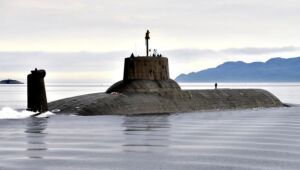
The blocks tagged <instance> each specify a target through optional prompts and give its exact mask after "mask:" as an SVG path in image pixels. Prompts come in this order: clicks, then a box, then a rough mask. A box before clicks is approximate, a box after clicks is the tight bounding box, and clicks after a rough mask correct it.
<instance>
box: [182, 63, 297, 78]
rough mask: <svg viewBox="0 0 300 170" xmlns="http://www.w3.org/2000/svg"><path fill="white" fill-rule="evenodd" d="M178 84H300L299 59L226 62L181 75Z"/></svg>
mask: <svg viewBox="0 0 300 170" xmlns="http://www.w3.org/2000/svg"><path fill="white" fill-rule="evenodd" d="M176 80H177V81H179V82H300V57H296V58H289V59H283V58H272V59H270V60H268V61H267V62H265V63H264V62H253V63H245V62H242V61H238V62H226V63H224V64H221V65H219V66H217V67H216V68H210V69H206V70H203V71H199V72H192V73H189V74H181V75H179V76H178V77H177V78H176Z"/></svg>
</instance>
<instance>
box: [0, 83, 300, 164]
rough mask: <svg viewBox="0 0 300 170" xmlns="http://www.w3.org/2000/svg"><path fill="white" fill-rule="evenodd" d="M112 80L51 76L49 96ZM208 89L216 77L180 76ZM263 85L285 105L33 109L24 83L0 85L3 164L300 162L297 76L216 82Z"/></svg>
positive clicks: (185, 86) (94, 89) (97, 89)
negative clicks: (75, 111) (113, 112)
mask: <svg viewBox="0 0 300 170" xmlns="http://www.w3.org/2000/svg"><path fill="white" fill-rule="evenodd" d="M109 85H110V84H101V83H84V84H83V83H52V84H48V85H47V87H46V88H47V95H48V96H47V97H48V101H53V100H57V99H60V98H65V97H71V96H74V95H80V94H86V93H95V92H103V91H105V90H106V89H107V88H108V86H109ZM181 87H182V88H183V89H212V88H214V84H213V83H188V84H181ZM219 88H262V89H266V90H268V91H270V92H272V93H273V94H275V95H276V96H277V97H278V98H279V99H280V100H281V101H282V102H284V103H291V104H295V105H296V106H294V107H289V108H270V109H262V108H257V109H248V110H230V111H211V112H196V113H176V114H164V115H147V116H85V117H84V116H67V115H55V114H52V113H50V112H48V113H45V114H43V115H41V116H39V117H36V118H33V117H30V115H31V114H33V113H31V112H27V111H24V110H23V109H24V108H26V85H0V170H10V169H20V170H99V169H114V170H122V169H129V170H144V169H145V170H156V169H161V170H164V169H170V170H189V169H195V170H199V169H209V170H220V169H221V170H227V169H228V170H229V169H230V170H235V169H237V170H240V169H241V170H254V169H255V170H259V169H261V170H267V169H268V170H279V169H282V170H289V169H295V170H298V169H300V107H299V106H297V105H299V104H300V83H224V84H222V83H220V84H219Z"/></svg>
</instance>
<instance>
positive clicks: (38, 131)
mask: <svg viewBox="0 0 300 170" xmlns="http://www.w3.org/2000/svg"><path fill="white" fill-rule="evenodd" d="M46 128H47V118H34V117H31V118H29V119H28V121H27V125H26V130H25V134H26V139H27V145H28V146H27V152H26V155H27V156H28V158H30V159H42V158H43V156H44V154H45V153H46V150H47V145H46V144H45V137H46V136H47V133H45V132H44V131H45V129H46Z"/></svg>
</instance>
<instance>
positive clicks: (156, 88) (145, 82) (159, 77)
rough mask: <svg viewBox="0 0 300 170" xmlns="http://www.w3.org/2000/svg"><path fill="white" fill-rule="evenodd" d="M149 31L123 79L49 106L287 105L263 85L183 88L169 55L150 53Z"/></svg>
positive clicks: (93, 111) (80, 110)
mask: <svg viewBox="0 0 300 170" xmlns="http://www.w3.org/2000/svg"><path fill="white" fill-rule="evenodd" d="M149 34H150V32H149V31H147V33H146V36H145V40H146V56H134V55H133V54H132V55H131V56H130V57H128V58H125V64H124V75H123V80H121V81H119V82H116V83H115V84H113V85H112V86H111V87H109V88H108V89H107V91H106V92H105V93H93V94H86V95H81V96H75V97H70V98H66V99H61V100H57V101H53V102H50V103H48V107H49V110H50V111H51V110H55V111H56V114H77V115H134V114H160V113H161V114H164V113H180V112H196V111H207V110H226V109H249V108H268V107H282V106H284V105H283V104H282V103H281V101H280V100H279V99H278V98H277V97H276V96H274V95H273V94H271V93H270V92H268V91H266V90H262V89H212V90H181V88H180V86H179V85H178V84H177V82H176V81H174V80H172V79H170V77H169V65H168V58H166V57H163V56H162V55H161V54H155V53H154V54H153V55H152V56H149V39H150V36H149ZM43 108H46V106H45V107H43ZM57 111H59V112H57Z"/></svg>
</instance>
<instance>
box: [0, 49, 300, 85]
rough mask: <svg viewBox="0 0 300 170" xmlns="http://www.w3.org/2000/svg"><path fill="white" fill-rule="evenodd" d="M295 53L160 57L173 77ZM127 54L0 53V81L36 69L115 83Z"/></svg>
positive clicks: (197, 52) (179, 52)
mask: <svg viewBox="0 0 300 170" xmlns="http://www.w3.org/2000/svg"><path fill="white" fill-rule="evenodd" d="M299 52H300V48H299V47H273V48H270V47H268V48H257V47H248V48H229V49H222V50H211V49H174V50H166V51H162V54H163V55H164V56H166V57H168V58H169V63H170V73H171V77H173V78H174V77H176V76H177V75H179V74H181V73H188V72H192V71H199V70H202V69H206V68H210V67H216V66H217V65H219V64H222V63H223V62H226V61H239V60H241V61H245V62H253V61H266V60H268V59H269V58H272V57H286V56H289V57H296V56H298V54H299ZM297 53H298V54H297ZM130 54H131V52H129V51H112V52H56V53H55V52H0V79H1V78H8V76H16V77H21V75H23V77H21V78H23V79H24V78H25V77H26V74H27V73H29V71H30V70H32V69H34V68H39V69H46V70H47V72H48V73H49V78H50V79H52V80H53V81H55V80H57V79H61V80H67V79H68V80H71V79H74V80H86V79H90V80H97V81H100V80H103V81H117V80H119V79H122V75H123V67H124V65H123V64H124V63H123V62H124V58H125V57H129V56H130ZM281 54H282V55H281ZM283 54H284V55H283ZM21 73H22V74H21ZM11 78H14V77H11Z"/></svg>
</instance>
